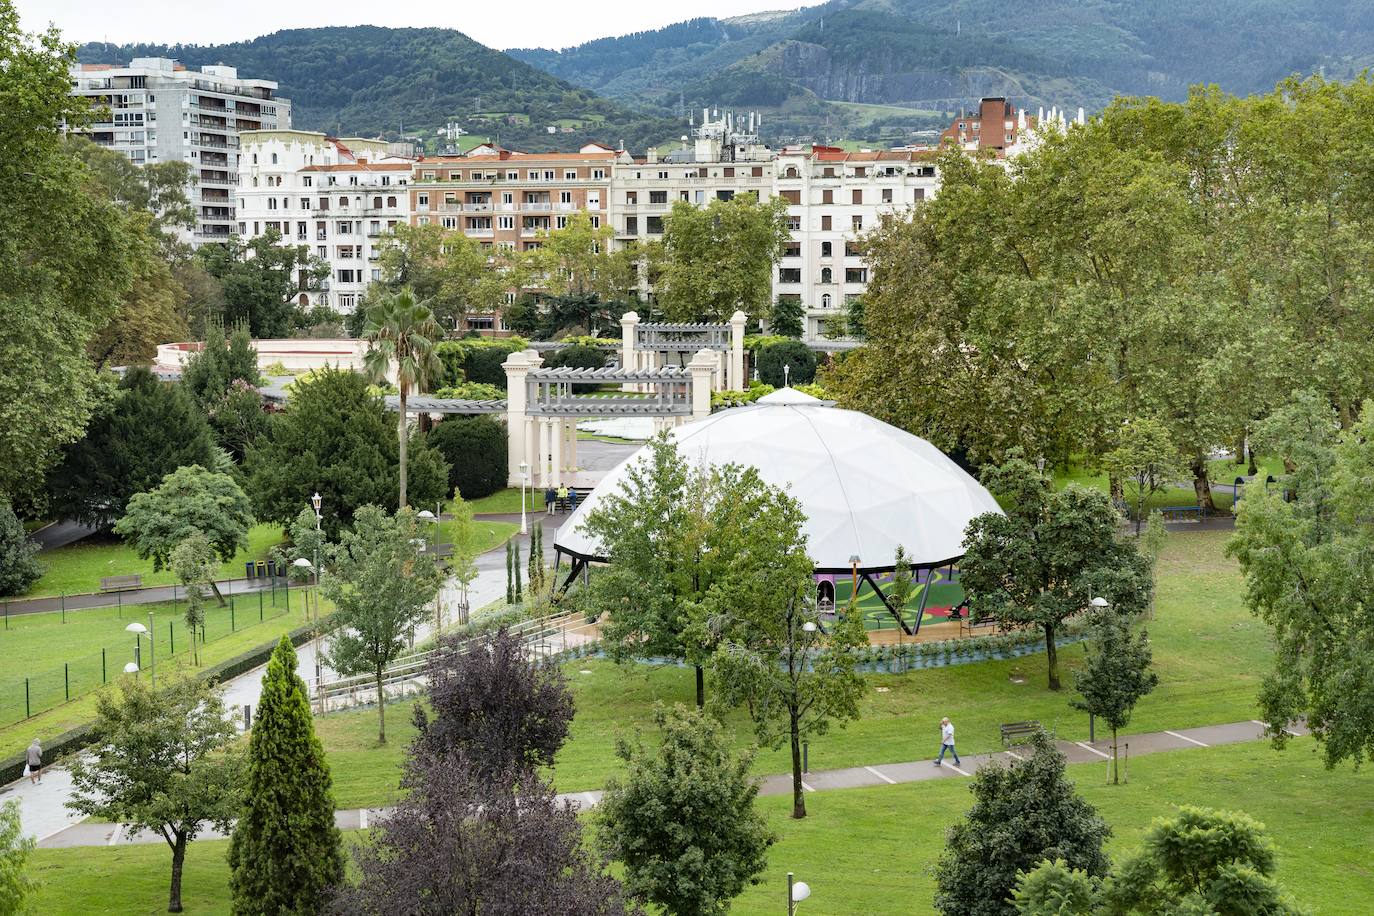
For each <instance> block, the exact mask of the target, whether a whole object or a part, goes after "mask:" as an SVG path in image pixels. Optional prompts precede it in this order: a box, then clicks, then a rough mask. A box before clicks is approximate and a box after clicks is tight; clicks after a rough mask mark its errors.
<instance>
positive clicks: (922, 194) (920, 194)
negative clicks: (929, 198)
mask: <svg viewBox="0 0 1374 916" xmlns="http://www.w3.org/2000/svg"><path fill="white" fill-rule="evenodd" d="M925 199H926V189H925V188H917V189H916V196H915V197H914V198H913V200H925Z"/></svg>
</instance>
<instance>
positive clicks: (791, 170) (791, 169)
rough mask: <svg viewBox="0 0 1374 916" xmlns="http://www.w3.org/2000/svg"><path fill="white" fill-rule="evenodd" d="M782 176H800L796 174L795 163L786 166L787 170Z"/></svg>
mask: <svg viewBox="0 0 1374 916" xmlns="http://www.w3.org/2000/svg"><path fill="white" fill-rule="evenodd" d="M782 177H783V178H800V177H801V176H800V175H798V174H797V167H796V166H795V165H789V166H788V167H787V171H786V172H784V173H783V176H782Z"/></svg>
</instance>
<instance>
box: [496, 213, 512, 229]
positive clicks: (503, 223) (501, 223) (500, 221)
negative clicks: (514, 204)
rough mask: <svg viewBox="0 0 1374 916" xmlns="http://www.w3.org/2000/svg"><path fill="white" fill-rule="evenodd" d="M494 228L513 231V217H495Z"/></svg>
mask: <svg viewBox="0 0 1374 916" xmlns="http://www.w3.org/2000/svg"><path fill="white" fill-rule="evenodd" d="M496 228H497V229H514V228H515V217H513V216H498V217H496Z"/></svg>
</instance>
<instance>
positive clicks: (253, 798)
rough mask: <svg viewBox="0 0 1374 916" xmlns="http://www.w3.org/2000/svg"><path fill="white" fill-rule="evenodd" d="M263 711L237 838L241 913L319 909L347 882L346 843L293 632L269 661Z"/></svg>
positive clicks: (233, 865) (232, 860) (235, 878)
mask: <svg viewBox="0 0 1374 916" xmlns="http://www.w3.org/2000/svg"><path fill="white" fill-rule="evenodd" d="M257 712H258V716H257V720H256V721H255V722H254V723H253V732H252V735H251V737H250V738H249V742H248V759H247V766H246V768H245V772H244V793H243V800H244V803H243V808H242V810H241V811H240V812H239V817H238V822H237V823H236V824H235V826H234V835H233V837H232V838H231V840H230V843H229V868H230V869H231V873H230V878H229V887H230V890H231V891H232V893H233V900H234V906H233V911H234V912H235V913H244V914H247V913H253V914H304V913H319V912H321V911H322V910H323V909H324V903H325V898H326V894H327V892H328V890H329V889H330V888H331V887H333V886H335V885H337V884H339V883H340V882H341V881H342V880H343V873H344V859H343V847H342V841H341V839H340V835H339V830H338V828H337V827H335V826H334V793H333V791H332V788H331V786H332V778H331V776H330V772H329V764H328V763H327V762H326V761H325V758H324V746H323V745H322V744H320V739H319V738H318V737H317V736H316V735H315V724H314V719H313V717H312V715H311V712H310V701H309V699H308V698H307V690H306V686H305V682H304V681H302V680H301V678H300V675H298V674H297V673H296V649H295V647H294V646H292V645H291V640H290V638H289V637H287V636H282V638H281V641H280V642H279V643H277V648H276V649H275V650H274V651H273V653H272V659H271V661H269V662H268V663H267V672H266V674H264V675H263V678H262V696H261V698H260V699H259V700H258V710H257Z"/></svg>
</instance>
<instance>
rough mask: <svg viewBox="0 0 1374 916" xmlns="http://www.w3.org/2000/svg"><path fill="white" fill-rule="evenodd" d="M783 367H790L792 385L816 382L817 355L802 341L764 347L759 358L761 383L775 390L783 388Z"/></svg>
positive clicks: (785, 341) (782, 342) (784, 342)
mask: <svg viewBox="0 0 1374 916" xmlns="http://www.w3.org/2000/svg"><path fill="white" fill-rule="evenodd" d="M783 366H790V367H791V372H790V375H789V378H790V381H791V384H792V385H793V386H796V385H804V384H806V383H808V382H812V381H815V378H816V354H815V353H814V352H813V351H812V350H811V348H810V347H808V346H807V345H806V344H804V343H802V342H801V341H800V340H784V341H781V342H779V343H774V344H769V345H768V346H766V347H764V348H763V349H762V350H761V351H760V352H759V356H758V369H759V381H761V382H766V383H767V384H769V385H772V386H773V387H775V388H781V387H782V386H783V371H782V367H783Z"/></svg>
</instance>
